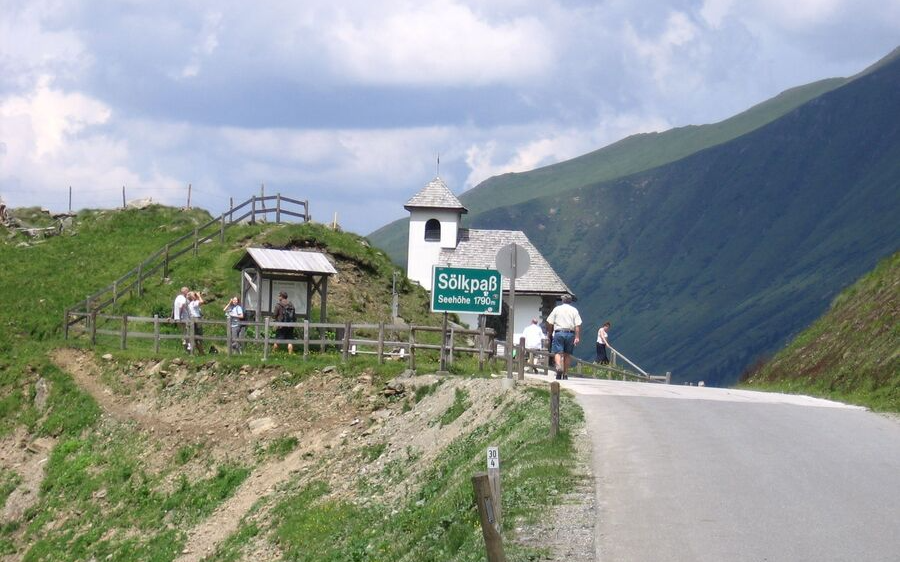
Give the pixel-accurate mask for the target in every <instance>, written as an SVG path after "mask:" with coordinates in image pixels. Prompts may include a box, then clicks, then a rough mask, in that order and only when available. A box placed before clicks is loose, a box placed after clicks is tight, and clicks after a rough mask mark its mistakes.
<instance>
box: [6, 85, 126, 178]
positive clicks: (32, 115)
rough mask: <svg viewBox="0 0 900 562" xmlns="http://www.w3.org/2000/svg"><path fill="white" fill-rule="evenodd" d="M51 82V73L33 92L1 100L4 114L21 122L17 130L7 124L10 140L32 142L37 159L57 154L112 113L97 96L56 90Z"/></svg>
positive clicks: (31, 152)
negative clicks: (87, 128)
mask: <svg viewBox="0 0 900 562" xmlns="http://www.w3.org/2000/svg"><path fill="white" fill-rule="evenodd" d="M50 84H51V79H50V77H49V76H43V77H41V78H40V79H39V80H38V83H37V87H36V88H35V89H34V91H33V92H31V93H30V94H29V95H27V96H12V97H10V98H8V99H6V100H3V101H2V103H0V118H2V119H3V121H4V122H5V123H9V124H13V123H15V124H18V127H15V128H16V129H18V130H17V131H16V132H15V133H13V134H10V133H12V128H7V126H4V128H3V131H4V136H5V137H7V139H8V140H7V144H9V143H10V142H20V143H22V144H23V145H24V144H30V147H29V150H28V151H27V154H28V157H29V158H32V159H34V160H35V161H40V160H41V159H42V158H44V157H48V156H49V157H52V156H54V155H55V154H56V153H58V152H59V150H60V149H61V148H62V147H63V146H64V144H65V143H66V141H67V140H68V139H70V138H71V137H73V136H74V135H77V134H78V133H79V132H81V131H82V130H84V129H85V128H86V127H89V126H91V125H98V124H102V123H105V122H106V121H107V120H108V119H109V117H110V114H111V112H110V109H109V108H108V107H107V106H106V105H104V104H103V103H101V102H99V101H97V100H94V99H91V98H89V97H87V96H84V95H82V94H78V93H73V94H69V93H64V92H61V91H59V90H53V89H51V88H50Z"/></svg>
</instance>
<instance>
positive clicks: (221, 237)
mask: <svg viewBox="0 0 900 562" xmlns="http://www.w3.org/2000/svg"><path fill="white" fill-rule="evenodd" d="M219 242H221V243H225V213H222V222H221V224H219Z"/></svg>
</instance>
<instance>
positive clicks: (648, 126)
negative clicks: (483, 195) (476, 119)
mask: <svg viewBox="0 0 900 562" xmlns="http://www.w3.org/2000/svg"><path fill="white" fill-rule="evenodd" d="M669 127H670V124H669V123H668V122H667V121H666V120H665V119H661V118H654V117H651V118H646V117H641V116H637V115H628V114H620V115H605V116H602V117H601V118H599V119H598V120H597V121H596V122H594V123H592V124H591V125H590V126H586V127H583V128H568V129H563V130H555V129H554V128H553V127H552V126H551V127H535V128H527V127H517V128H514V129H511V130H503V131H492V132H491V134H489V135H485V136H486V137H487V139H488V140H485V141H483V142H481V143H477V144H472V145H470V146H469V147H468V149H467V150H466V165H467V166H468V167H469V169H470V172H469V175H468V177H467V178H466V182H465V186H466V188H472V187H475V186H476V185H478V184H479V183H481V182H482V181H484V180H486V179H488V178H490V177H492V176H496V175H499V174H506V173H510V172H526V171H528V170H533V169H535V168H538V167H541V166H546V165H549V164H555V163H556V162H560V161H563V160H568V159H570V158H574V157H576V156H580V155H582V154H585V153H587V152H591V151H592V150H596V149H597V148H599V147H601V146H604V145H606V144H609V143H611V142H614V141H615V140H618V139H620V138H623V137H625V136H628V135H633V134H637V133H646V132H651V131H660V130H665V129H668V128H669ZM548 129H549V130H548ZM523 137H524V138H525V139H526V140H524V141H522V140H521V139H522V138H523ZM501 143H502V147H501Z"/></svg>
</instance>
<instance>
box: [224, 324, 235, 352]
mask: <svg viewBox="0 0 900 562" xmlns="http://www.w3.org/2000/svg"><path fill="white" fill-rule="evenodd" d="M225 345H227V346H228V351H226V352H225V353H226V354H227V355H228V356H229V357H231V348H232V347H233V346H234V335H233V334H232V330H231V317H226V318H225Z"/></svg>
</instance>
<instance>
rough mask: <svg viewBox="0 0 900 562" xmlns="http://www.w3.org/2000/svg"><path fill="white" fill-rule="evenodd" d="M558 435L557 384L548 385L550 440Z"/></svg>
mask: <svg viewBox="0 0 900 562" xmlns="http://www.w3.org/2000/svg"><path fill="white" fill-rule="evenodd" d="M557 435H559V383H558V382H556V381H553V382H551V383H550V438H551V439H553V438H556V436H557Z"/></svg>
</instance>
